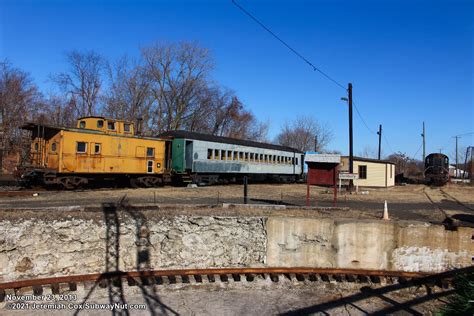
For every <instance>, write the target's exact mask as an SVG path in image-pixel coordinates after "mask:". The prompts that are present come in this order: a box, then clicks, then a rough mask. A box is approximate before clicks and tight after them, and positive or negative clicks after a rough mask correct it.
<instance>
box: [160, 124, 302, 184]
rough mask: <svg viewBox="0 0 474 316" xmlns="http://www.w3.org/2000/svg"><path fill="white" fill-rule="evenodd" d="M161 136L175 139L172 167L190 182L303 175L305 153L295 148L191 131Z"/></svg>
mask: <svg viewBox="0 0 474 316" xmlns="http://www.w3.org/2000/svg"><path fill="white" fill-rule="evenodd" d="M158 137H160V138H168V139H172V143H173V144H172V169H173V170H174V172H175V173H176V175H178V176H180V177H181V178H182V179H183V180H188V182H191V181H192V182H194V183H199V184H202V183H205V184H213V183H228V182H238V181H241V180H242V178H243V177H244V176H248V177H249V178H250V180H252V181H272V182H295V181H298V180H299V179H301V177H302V175H303V159H304V155H303V152H302V151H299V150H297V149H294V148H291V147H286V146H279V145H274V144H267V143H260V142H254V141H248V140H241V139H235V138H229V137H221V136H213V135H207V134H201V133H195V132H187V131H169V132H165V133H163V134H161V135H159V136H158ZM184 182H186V181H184Z"/></svg>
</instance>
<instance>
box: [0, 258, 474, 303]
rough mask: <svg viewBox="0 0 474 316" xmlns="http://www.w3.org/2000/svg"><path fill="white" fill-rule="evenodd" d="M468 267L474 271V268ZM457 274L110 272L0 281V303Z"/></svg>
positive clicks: (432, 280) (442, 280)
mask: <svg viewBox="0 0 474 316" xmlns="http://www.w3.org/2000/svg"><path fill="white" fill-rule="evenodd" d="M465 269H471V270H472V269H474V267H470V268H465ZM461 270H462V269H461ZM471 270H469V271H471ZM456 273H459V271H448V272H444V273H440V274H429V273H423V272H400V271H385V270H356V269H332V268H225V269H182V270H147V271H131V272H109V273H102V274H84V275H72V276H60V277H51V278H40V279H29V280H18V281H13V282H6V283H0V302H3V301H4V300H5V296H6V295H18V294H19V293H21V294H22V295H25V294H33V295H42V293H43V291H44V289H47V290H49V291H51V293H52V294H63V293H65V292H71V291H76V290H77V288H78V284H80V283H86V282H94V283H96V284H98V285H99V287H101V288H105V287H107V286H109V285H110V284H113V285H115V286H120V285H121V284H123V283H124V282H126V283H128V285H129V286H136V285H140V286H141V285H167V284H176V283H191V284H192V283H194V284H196V283H215V282H254V281H255V280H257V279H259V278H260V279H269V280H271V281H272V282H279V281H280V280H281V279H287V280H292V281H295V282H305V281H309V282H315V281H323V282H357V283H382V282H384V283H390V284H394V283H400V284H405V285H407V286H410V285H413V286H415V285H422V284H424V285H426V284H429V285H432V286H439V287H441V288H449V287H450V285H451V281H452V278H453V276H454V275H455V274H456ZM471 273H472V271H471Z"/></svg>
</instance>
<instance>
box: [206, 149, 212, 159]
mask: <svg viewBox="0 0 474 316" xmlns="http://www.w3.org/2000/svg"><path fill="white" fill-rule="evenodd" d="M207 159H212V149H208V150H207Z"/></svg>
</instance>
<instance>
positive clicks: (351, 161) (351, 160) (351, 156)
mask: <svg viewBox="0 0 474 316" xmlns="http://www.w3.org/2000/svg"><path fill="white" fill-rule="evenodd" d="M347 92H348V97H349V173H354V149H353V142H352V141H353V139H352V83H349V84H348V87H347ZM353 187H354V181H353V180H352V179H351V180H349V191H350V192H352V189H353Z"/></svg>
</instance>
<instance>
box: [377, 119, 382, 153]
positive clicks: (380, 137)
mask: <svg viewBox="0 0 474 316" xmlns="http://www.w3.org/2000/svg"><path fill="white" fill-rule="evenodd" d="M377 134H378V135H379V160H380V152H381V149H382V124H380V125H379V131H378V132H377Z"/></svg>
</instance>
